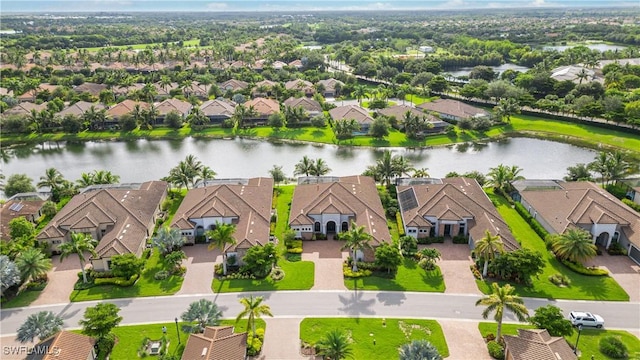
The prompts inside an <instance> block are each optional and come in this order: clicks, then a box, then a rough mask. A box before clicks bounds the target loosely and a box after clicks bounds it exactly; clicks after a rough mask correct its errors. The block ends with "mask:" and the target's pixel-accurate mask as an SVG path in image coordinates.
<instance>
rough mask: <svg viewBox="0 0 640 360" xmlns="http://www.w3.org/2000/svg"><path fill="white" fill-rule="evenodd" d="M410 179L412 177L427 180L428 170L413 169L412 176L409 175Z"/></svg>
mask: <svg viewBox="0 0 640 360" xmlns="http://www.w3.org/2000/svg"><path fill="white" fill-rule="evenodd" d="M411 177H414V178H428V177H429V169H428V168H420V169H414V170H413V175H411Z"/></svg>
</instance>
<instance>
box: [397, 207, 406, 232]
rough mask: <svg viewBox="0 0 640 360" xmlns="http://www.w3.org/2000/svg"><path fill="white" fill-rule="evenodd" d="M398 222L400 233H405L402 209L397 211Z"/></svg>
mask: <svg viewBox="0 0 640 360" xmlns="http://www.w3.org/2000/svg"><path fill="white" fill-rule="evenodd" d="M396 223H397V224H398V235H400V236H403V235H404V224H403V223H402V214H400V211H398V212H397V213H396Z"/></svg>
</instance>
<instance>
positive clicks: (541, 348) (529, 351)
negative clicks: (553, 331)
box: [503, 329, 578, 360]
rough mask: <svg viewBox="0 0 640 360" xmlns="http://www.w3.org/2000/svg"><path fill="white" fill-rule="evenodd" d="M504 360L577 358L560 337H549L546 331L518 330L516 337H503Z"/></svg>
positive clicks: (575, 359)
mask: <svg viewBox="0 0 640 360" xmlns="http://www.w3.org/2000/svg"><path fill="white" fill-rule="evenodd" d="M503 339H504V358H505V360H530V359H536V360H577V359H578V356H577V355H576V354H574V353H573V349H571V347H570V346H569V344H568V343H567V341H566V340H565V339H564V338H563V337H562V336H551V335H549V332H548V331H547V329H518V335H517V336H513V335H505V336H504V337H503Z"/></svg>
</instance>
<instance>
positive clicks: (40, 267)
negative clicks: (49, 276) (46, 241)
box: [16, 248, 51, 284]
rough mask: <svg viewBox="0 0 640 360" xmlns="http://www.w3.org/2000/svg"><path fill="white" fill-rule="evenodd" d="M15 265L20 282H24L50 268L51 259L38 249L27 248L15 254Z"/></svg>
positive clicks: (35, 277)
mask: <svg viewBox="0 0 640 360" xmlns="http://www.w3.org/2000/svg"><path fill="white" fill-rule="evenodd" d="M16 266H17V267H18V270H20V277H21V278H22V282H23V283H25V284H26V283H28V282H29V281H31V280H33V279H37V278H39V277H41V276H42V275H44V274H46V273H47V271H49V270H51V259H49V258H47V257H46V256H45V254H43V253H42V251H40V250H39V249H36V248H28V249H26V250H24V251H22V252H21V253H20V254H18V256H16Z"/></svg>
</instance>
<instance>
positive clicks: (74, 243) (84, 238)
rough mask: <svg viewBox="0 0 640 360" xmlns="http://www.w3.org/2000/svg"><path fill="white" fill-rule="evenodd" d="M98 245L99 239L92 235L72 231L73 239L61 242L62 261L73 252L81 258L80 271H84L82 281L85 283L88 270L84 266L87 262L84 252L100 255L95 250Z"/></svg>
mask: <svg viewBox="0 0 640 360" xmlns="http://www.w3.org/2000/svg"><path fill="white" fill-rule="evenodd" d="M96 246H98V240H96V239H94V238H92V237H91V235H89V234H83V233H71V241H69V242H65V243H63V244H60V246H59V247H58V249H59V250H60V262H62V261H63V260H64V259H66V258H67V256H69V255H71V254H77V255H78V260H80V271H82V282H84V283H85V284H86V283H87V272H86V270H85V268H84V267H85V262H86V259H85V257H84V253H85V252H88V253H90V254H91V255H92V256H98V254H97V253H96V250H95V248H96Z"/></svg>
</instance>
